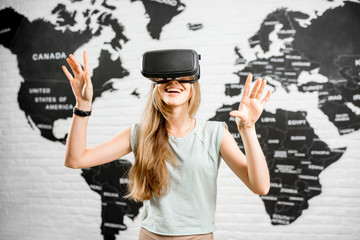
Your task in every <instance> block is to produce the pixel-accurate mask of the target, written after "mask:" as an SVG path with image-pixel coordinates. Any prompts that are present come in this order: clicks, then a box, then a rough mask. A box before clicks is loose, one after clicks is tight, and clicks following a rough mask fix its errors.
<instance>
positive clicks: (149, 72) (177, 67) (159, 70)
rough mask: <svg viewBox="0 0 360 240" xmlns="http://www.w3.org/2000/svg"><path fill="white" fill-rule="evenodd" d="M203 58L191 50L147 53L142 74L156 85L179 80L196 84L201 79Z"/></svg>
mask: <svg viewBox="0 0 360 240" xmlns="http://www.w3.org/2000/svg"><path fill="white" fill-rule="evenodd" d="M200 59H201V56H200V55H199V54H197V53H196V52H195V51H194V50H191V49H168V50H158V51H149V52H145V53H144V54H143V56H142V69H141V74H142V75H143V76H144V77H146V78H148V79H150V80H151V81H153V82H154V83H166V82H168V81H171V80H177V81H179V82H182V83H194V82H196V81H198V80H199V79H200V65H199V60H200Z"/></svg>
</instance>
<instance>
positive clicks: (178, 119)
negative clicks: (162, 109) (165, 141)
mask: <svg viewBox="0 0 360 240" xmlns="http://www.w3.org/2000/svg"><path fill="white" fill-rule="evenodd" d="M194 127H195V119H193V118H191V117H190V116H189V113H188V109H187V108H184V107H179V108H174V109H172V111H171V113H170V114H169V116H168V117H167V120H166V129H167V131H168V133H169V134H170V135H172V136H174V137H184V136H186V135H187V134H188V133H189V132H191V131H192V130H193V128H194Z"/></svg>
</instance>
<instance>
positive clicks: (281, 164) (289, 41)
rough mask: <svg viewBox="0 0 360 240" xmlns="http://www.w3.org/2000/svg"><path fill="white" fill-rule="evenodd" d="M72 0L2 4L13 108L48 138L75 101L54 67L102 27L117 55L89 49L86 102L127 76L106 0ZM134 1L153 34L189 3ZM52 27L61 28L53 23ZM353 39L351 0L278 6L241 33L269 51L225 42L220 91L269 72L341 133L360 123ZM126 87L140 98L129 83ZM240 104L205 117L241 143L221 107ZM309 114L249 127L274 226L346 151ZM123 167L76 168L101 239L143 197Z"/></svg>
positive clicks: (1, 31) (358, 10)
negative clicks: (91, 61) (228, 53)
mask: <svg viewBox="0 0 360 240" xmlns="http://www.w3.org/2000/svg"><path fill="white" fill-rule="evenodd" d="M129 1H130V2H131V3H134V2H139V1H140V0H137V1H136V0H129ZM74 2H81V0H78V1H64V3H62V4H58V5H57V6H56V7H55V8H54V9H53V10H52V12H51V14H52V15H54V16H56V18H57V21H56V24H57V25H54V24H53V23H51V22H49V21H46V20H44V19H35V20H32V21H30V20H29V19H28V18H27V17H26V16H24V15H22V14H20V13H18V12H16V11H15V10H14V9H12V8H5V9H1V10H0V22H1V24H0V44H1V45H2V46H3V47H5V48H7V49H9V50H10V51H11V53H12V54H14V55H15V56H16V58H17V63H18V70H19V73H20V75H21V77H22V79H23V81H22V83H21V86H20V89H19V92H18V99H17V100H18V104H19V108H20V109H21V111H23V113H24V117H25V118H26V119H27V120H28V123H29V125H30V126H31V128H33V129H38V130H39V131H40V134H41V137H43V138H45V139H47V140H49V141H53V142H61V143H62V144H65V141H66V138H67V134H65V135H64V136H62V137H58V136H57V137H56V135H55V134H54V122H55V121H57V120H59V119H67V118H71V116H72V108H73V106H74V104H75V98H74V96H73V93H72V90H71V87H70V84H69V83H68V80H67V79H65V78H64V75H63V73H62V72H61V71H59V69H60V66H62V65H63V64H64V62H65V59H66V56H68V55H69V54H70V53H73V52H75V51H76V50H77V49H79V48H81V46H83V45H84V44H85V43H87V42H89V41H90V40H91V39H92V38H94V37H97V36H100V35H102V34H103V31H104V27H110V28H111V29H112V31H113V36H114V37H113V38H110V39H107V40H106V41H105V42H104V43H103V45H104V46H111V48H112V49H113V50H115V51H117V52H119V57H118V58H117V59H115V60H114V59H113V58H112V57H111V53H110V52H109V51H108V50H107V49H106V48H105V47H104V49H101V51H100V55H99V56H97V59H98V66H97V67H96V68H94V69H93V74H92V76H91V78H92V82H93V85H94V97H93V101H97V99H99V98H101V97H102V94H103V93H104V92H112V91H116V90H117V89H116V88H114V80H113V79H116V81H121V80H122V79H123V78H125V77H127V76H128V75H129V74H130V72H129V70H128V69H125V68H124V67H123V63H122V61H121V49H122V48H123V46H124V45H126V44H127V43H129V42H130V41H131V39H129V38H128V37H127V36H126V31H125V29H126V27H127V26H126V25H123V24H122V22H121V21H120V20H119V18H117V16H116V15H115V14H113V11H115V10H116V8H117V6H116V5H110V4H108V3H107V1H106V0H104V1H102V2H101V5H102V6H103V8H102V9H105V10H101V9H97V8H92V5H94V4H95V1H90V2H89V8H88V9H82V10H75V11H70V10H68V7H69V6H70V5H71V4H73V3H74ZM140 2H142V4H143V7H144V12H145V14H144V17H146V18H147V19H148V24H147V26H144V31H147V33H148V34H149V36H151V38H152V39H154V40H156V41H160V42H161V41H162V38H161V34H162V31H163V28H164V26H170V25H171V22H172V20H173V19H174V18H176V17H177V16H178V15H180V14H181V13H182V12H183V11H184V10H185V9H186V8H189V7H190V6H188V5H187V4H184V3H182V2H181V1H179V0H167V1H162V0H142V1H140ZM76 16H78V17H79V16H81V19H83V22H85V25H84V26H83V27H81V30H78V31H72V30H70V27H72V26H76V25H77V24H78V23H77V21H76ZM6 19H12V21H6ZM302 22H308V23H309V24H302ZM184 25H187V26H188V28H189V31H202V29H203V28H205V27H206V25H205V24H204V25H203V24H202V23H188V22H185V23H184ZM59 26H61V27H64V28H65V29H66V30H65V31H61V30H58V29H57V27H59ZM340 29H341V30H342V31H339V30H340ZM359 39H360V3H359V2H352V1H345V2H344V4H343V5H341V6H338V7H336V8H329V9H328V10H326V11H325V12H323V13H322V14H321V15H317V16H316V17H315V18H310V16H309V15H308V14H306V13H302V12H299V11H292V10H291V9H286V8H277V9H275V10H274V11H273V12H269V13H268V15H267V16H264V19H263V21H262V23H261V24H260V25H259V28H258V29H256V30H255V31H254V32H253V35H250V36H248V44H249V46H248V47H250V48H254V49H255V48H259V49H261V50H262V51H263V53H269V54H268V57H265V58H264V57H258V58H256V59H255V60H247V59H245V58H244V57H243V54H242V52H241V51H242V49H241V48H239V47H237V46H233V49H234V56H235V57H234V59H233V61H234V62H235V66H236V67H237V71H236V72H234V73H233V74H235V76H236V77H237V78H238V83H224V84H225V92H224V95H226V96H229V97H238V98H236V99H239V96H240V95H241V94H242V89H243V87H244V83H245V80H246V77H247V75H248V74H249V73H254V75H255V77H265V78H268V79H271V80H272V81H269V84H270V85H271V87H273V89H274V91H277V90H279V89H282V90H285V91H287V92H289V91H290V89H293V88H295V89H296V90H297V91H298V92H303V93H305V92H311V93H316V94H317V96H318V102H317V103H316V104H317V106H318V108H319V109H320V110H321V111H322V112H323V113H324V114H325V115H326V116H327V118H328V119H327V120H328V121H329V122H330V123H331V124H333V125H334V126H335V127H336V129H337V130H338V132H339V134H340V135H346V134H351V133H353V132H355V131H359V129H360V111H359V107H360V45H359V44H358V43H359ZM344 42H345V43H346V44H344ZM274 44H277V45H281V46H282V47H280V54H277V55H271V54H270V49H271V47H272V46H273V45H274ZM319 75H322V76H324V77H325V81H324V80H323V79H324V78H322V81H318V79H319V78H318V76H319ZM304 76H305V77H304ZM300 78H301V81H300V80H299V79H300ZM304 78H306V79H305V80H306V81H304ZM274 83H276V84H274ZM133 94H134V95H136V96H138V94H137V93H136V90H135V89H134V92H133ZM234 99H235V98H234ZM238 104H239V101H236V100H234V102H233V103H232V104H228V103H226V104H225V103H224V104H223V106H222V107H220V108H218V109H217V110H216V112H214V113H213V117H211V118H210V119H209V120H215V121H224V122H226V123H227V125H228V127H229V131H230V132H231V133H232V135H233V136H234V138H235V140H236V141H237V143H238V145H239V147H240V148H241V149H242V150H243V145H242V142H241V138H240V135H239V133H238V130H237V127H236V124H235V120H234V119H233V118H231V117H229V112H230V111H231V110H234V109H237V107H238ZM307 115H308V114H307V112H306V111H305V110H301V111H288V110H284V109H280V108H279V109H276V112H269V111H264V112H263V114H262V116H261V117H260V119H259V121H258V122H257V125H256V131H257V134H258V139H259V141H260V144H261V146H262V148H263V150H264V153H265V155H266V159H267V162H268V166H269V171H270V176H271V189H270V192H269V194H267V195H266V196H259V197H260V198H261V199H262V201H263V203H264V207H265V209H266V212H267V214H268V216H269V219H270V220H269V221H270V222H271V224H273V225H289V224H291V223H292V222H294V221H296V219H298V218H299V217H301V215H302V212H303V210H305V209H308V208H310V207H311V206H309V200H310V199H311V198H313V197H316V196H318V195H320V194H321V191H322V186H321V184H320V176H319V175H320V173H321V172H322V171H326V168H327V167H328V166H330V165H331V164H332V163H334V162H336V161H339V160H341V157H342V155H343V154H344V153H345V152H346V150H347V146H343V147H338V148H330V147H329V144H328V143H327V141H326V139H321V138H320V137H319V136H318V135H317V134H316V129H314V127H313V126H311V125H310V123H309V121H308V119H307ZM114 160H115V159H114ZM130 167H131V162H130V161H128V160H125V159H118V160H116V161H113V162H111V163H108V164H105V165H102V166H98V167H93V168H88V169H82V173H81V176H82V177H83V179H84V180H85V181H86V183H87V184H88V186H89V190H92V191H94V192H96V193H98V194H99V195H100V196H101V210H102V211H101V218H102V223H101V226H99V227H100V228H101V234H102V235H103V236H104V239H115V238H116V235H118V234H119V231H125V230H126V229H127V226H126V224H125V223H124V217H128V218H130V219H134V218H135V217H137V216H138V214H139V209H140V208H141V207H142V204H141V203H135V202H132V201H129V200H127V199H124V198H123V196H124V195H125V193H126V185H127V183H128V179H127V175H126V173H127V171H128V170H129V169H130ZM99 206H100V204H99Z"/></svg>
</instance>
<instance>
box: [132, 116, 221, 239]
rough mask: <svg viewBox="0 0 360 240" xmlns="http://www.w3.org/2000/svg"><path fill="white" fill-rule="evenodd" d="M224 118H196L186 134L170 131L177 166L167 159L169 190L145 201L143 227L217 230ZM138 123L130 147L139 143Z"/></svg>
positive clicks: (173, 231) (169, 231)
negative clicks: (163, 194) (222, 120)
mask: <svg viewBox="0 0 360 240" xmlns="http://www.w3.org/2000/svg"><path fill="white" fill-rule="evenodd" d="M225 127H226V124H225V123H224V122H214V121H201V120H198V119H196V125H195V128H194V129H193V131H192V132H191V133H189V134H188V135H187V136H185V137H181V138H177V137H173V136H171V135H169V143H170V150H171V151H172V153H173V154H174V156H175V157H176V159H177V162H178V167H175V166H173V165H172V164H170V163H167V168H168V171H169V176H170V188H169V193H168V194H167V195H166V196H162V197H157V196H153V197H152V198H151V199H150V200H146V201H144V206H143V208H144V209H143V210H144V211H143V215H142V222H141V227H143V228H146V229H147V230H149V231H151V232H153V233H156V234H160V235H171V236H180V235H192V234H205V233H210V232H214V231H215V225H214V217H215V208H216V190H217V184H216V179H217V175H218V169H219V165H220V145H221V141H222V136H223V133H224V128H225ZM136 132H137V125H134V126H132V128H131V136H130V142H131V148H132V149H134V148H135V147H136V135H137V134H136Z"/></svg>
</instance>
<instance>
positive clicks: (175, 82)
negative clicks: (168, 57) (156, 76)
mask: <svg viewBox="0 0 360 240" xmlns="http://www.w3.org/2000/svg"><path fill="white" fill-rule="evenodd" d="M171 84H179V81H178V80H176V79H173V80H170V81H169V82H168V85H171Z"/></svg>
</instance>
